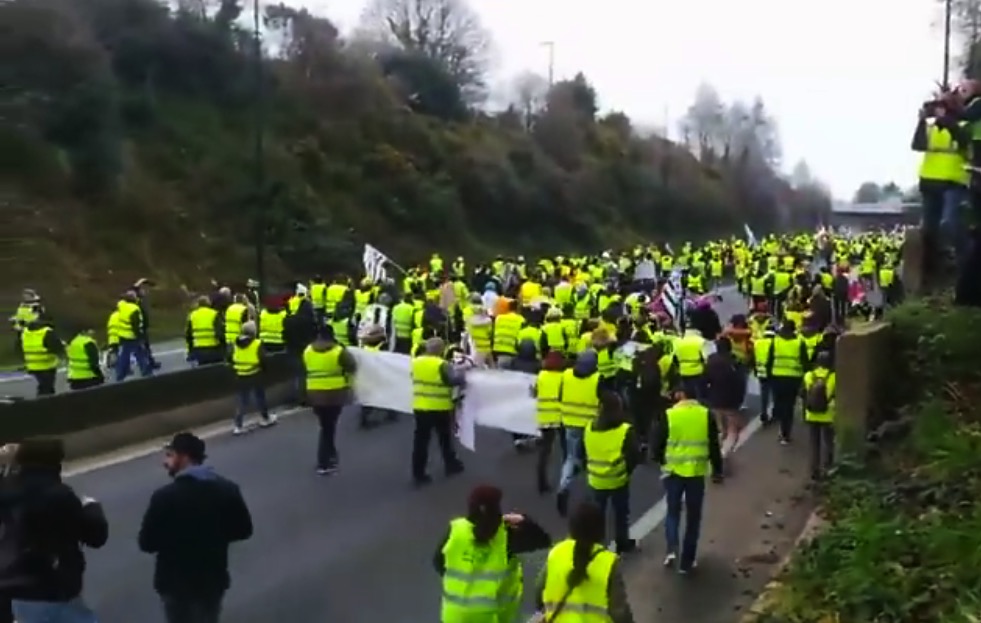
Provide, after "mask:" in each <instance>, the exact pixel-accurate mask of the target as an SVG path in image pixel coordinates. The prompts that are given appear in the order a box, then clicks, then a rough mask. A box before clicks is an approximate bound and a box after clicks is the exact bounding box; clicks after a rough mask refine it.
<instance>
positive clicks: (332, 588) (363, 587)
mask: <svg viewBox="0 0 981 623" xmlns="http://www.w3.org/2000/svg"><path fill="white" fill-rule="evenodd" d="M734 298H735V297H733V296H731V295H730V299H729V300H727V301H726V302H724V303H723V304H722V305H721V308H720V309H719V312H720V316H722V318H723V320H725V319H727V318H728V315H729V314H731V313H735V311H736V310H738V309H740V307H741V303H740V302H739V301H736V300H732V299H734ZM355 424H356V423H355V422H354V420H353V418H351V417H345V418H344V419H342V422H341V426H340V429H341V430H340V432H339V446H338V447H339V451H340V454H341V470H340V472H339V473H338V474H336V475H334V476H330V477H320V476H317V475H316V474H315V473H314V452H315V445H316V433H317V425H316V422H315V420H314V419H313V417H312V416H311V415H310V414H309V413H307V412H303V413H300V414H297V415H295V416H292V417H289V418H286V419H284V420H283V421H282V422H281V423H280V425H279V426H276V427H274V428H272V429H267V430H259V431H255V432H253V433H251V434H249V435H246V436H243V437H231V436H228V435H220V436H218V437H215V438H213V439H211V440H209V442H208V445H209V448H208V453H209V461H208V462H209V463H210V464H211V465H213V466H214V467H215V469H216V470H217V471H218V472H219V473H221V474H223V475H225V476H227V477H229V478H231V479H232V480H235V481H236V482H238V483H239V484H240V485H241V487H242V491H243V493H244V495H245V498H246V500H247V502H248V504H249V507H250V508H251V510H252V514H253V519H254V523H255V535H254V536H253V538H252V539H251V540H249V541H247V542H245V543H241V544H236V545H234V546H233V547H232V553H231V574H232V588H231V590H230V591H229V593H228V595H227V596H226V600H225V615H224V617H223V618H224V620H228V621H236V622H238V623H268V622H269V621H312V620H320V621H343V622H344V623H377V621H392V622H395V623H398V622H399V621H406V622H408V621H436V620H438V612H439V593H440V586H439V578H438V577H437V575H436V574H435V572H434V571H433V569H432V566H431V562H430V561H431V559H432V554H433V552H434V549H435V547H436V543H437V540H438V539H439V537H440V536H441V534H442V533H443V531H444V530H445V529H446V526H447V522H448V520H449V519H451V518H452V517H454V516H457V515H459V514H461V513H462V512H464V510H465V501H466V497H467V494H468V492H469V491H470V489H471V488H472V487H473V486H474V485H476V484H479V483H493V484H496V485H498V486H500V487H502V488H503V489H504V491H505V506H506V508H507V509H513V510H516V511H519V512H524V513H527V514H529V515H530V516H531V517H533V518H535V519H536V520H537V521H539V522H540V523H542V524H543V525H544V526H545V527H546V529H548V530H549V531H550V533H551V534H552V536H553V538H555V539H560V538H563V537H564V536H565V534H566V529H565V522H564V521H563V520H562V519H560V518H559V517H558V515H557V513H556V512H555V510H554V501H553V500H554V498H553V497H551V496H546V497H540V496H539V495H538V494H537V492H536V491H535V482H534V458H533V457H532V456H529V455H518V454H517V453H516V452H515V450H514V449H513V448H512V447H511V444H510V438H509V436H508V435H507V434H504V433H502V432H501V431H493V430H487V429H478V433H477V452H476V453H470V452H468V451H466V450H462V449H461V450H460V456H461V458H462V459H463V461H464V463H465V464H466V472H465V473H464V474H461V475H459V476H456V477H454V478H452V479H446V478H444V477H442V467H441V465H440V464H439V457H438V452H437V451H436V448H435V442H434V444H433V447H432V448H431V456H430V466H431V468H430V473H431V474H432V475H433V476H434V483H433V484H432V485H430V486H429V487H426V488H423V489H415V488H413V487H412V486H411V485H410V479H409V454H410V444H411V431H412V427H411V421H410V418H409V417H408V416H406V417H402V418H401V419H400V421H398V422H397V423H393V424H390V425H387V426H384V427H382V428H379V429H376V430H373V431H367V432H364V431H359V430H357V429H356V426H355ZM160 458H161V457H160V456H157V455H152V456H146V457H143V458H136V459H133V460H129V461H125V462H122V463H118V464H116V465H112V466H109V467H104V468H100V469H96V470H94V471H90V472H88V473H82V474H80V475H77V476H74V477H72V478H71V479H70V483H71V484H72V486H73V487H75V489H76V490H77V491H78V492H79V494H83V495H89V496H92V497H94V498H96V499H98V500H100V501H101V502H102V503H103V504H104V506H105V510H106V514H107V516H108V518H109V522H110V539H109V543H108V544H107V545H106V546H105V547H104V548H103V549H102V550H99V551H92V552H89V556H88V559H89V570H88V573H87V576H86V589H85V596H86V599H87V600H88V601H89V603H90V605H91V606H92V607H93V608H94V609H95V611H96V612H97V613H98V615H99V619H100V621H103V623H130V622H132V621H140V622H141V623H157V622H162V621H163V617H162V613H161V609H160V606H159V603H158V599H157V597H156V595H155V593H154V592H153V589H152V573H153V560H152V558H151V557H150V556H148V555H145V554H143V553H141V552H140V551H139V550H138V548H137V545H136V537H137V532H138V530H139V524H140V519H141V517H142V513H143V511H144V509H145V506H146V503H147V501H148V499H149V496H150V494H151V493H152V491H153V490H154V489H155V488H157V487H159V486H161V485H163V484H165V483H166V482H167V476H166V474H165V472H164V471H163V468H162V467H161V465H160ZM553 473H554V474H556V475H557V473H558V459H557V458H556V465H555V467H554V469H553ZM632 492H633V496H634V499H633V507H634V508H633V515H634V517H635V518H636V517H639V516H640V515H642V514H643V513H644V512H645V511H647V510H648V509H649V508H651V507H652V506H653V505H654V504H655V503H656V502H657V501H658V500H660V499H661V496H662V493H663V492H662V488H661V484H660V479H659V478H658V472H657V470H656V468H654V467H653V466H643V467H641V468H640V469H639V471H638V473H637V474H636V476H635V479H634V483H633V485H632ZM581 496H582V490H581V489H580V490H578V491H577V492H576V495H575V497H574V500H573V503H575V501H576V500H577V499H581ZM529 558H530V559H529V560H528V561H526V566H525V567H526V568H525V576H526V603H529V604H530V601H531V598H530V593H531V588H530V587H531V585H532V584H533V582H534V577H535V574H536V573H537V571H538V568H539V566H540V564H541V561H542V560H543V555H537V556H532V557H529ZM528 609H529V611H530V606H529V608H528Z"/></svg>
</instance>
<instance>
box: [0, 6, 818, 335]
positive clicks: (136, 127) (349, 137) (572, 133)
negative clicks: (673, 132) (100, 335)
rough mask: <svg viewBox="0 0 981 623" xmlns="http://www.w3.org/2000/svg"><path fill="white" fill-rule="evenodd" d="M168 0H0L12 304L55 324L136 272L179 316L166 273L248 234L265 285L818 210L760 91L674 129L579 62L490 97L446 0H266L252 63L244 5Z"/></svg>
mask: <svg viewBox="0 0 981 623" xmlns="http://www.w3.org/2000/svg"><path fill="white" fill-rule="evenodd" d="M399 2H402V3H403V4H405V3H408V4H412V5H413V11H411V12H409V11H405V10H403V9H405V8H406V6H399ZM171 4H172V3H166V4H165V3H160V2H157V1H156V0H86V1H85V2H78V1H75V0H8V1H6V2H4V3H2V4H0V60H2V62H0V85H2V86H0V89H2V90H0V94H2V95H0V97H2V101H0V119H3V123H2V124H0V161H2V166H0V214H2V215H3V228H2V231H0V245H2V248H0V264H2V265H0V268H2V269H3V271H4V275H5V279H4V283H3V285H2V286H0V299H2V300H0V303H3V305H4V307H5V308H6V307H8V306H9V305H11V304H12V303H13V302H14V299H15V298H16V295H17V293H18V291H19V289H20V288H21V287H24V286H33V287H35V288H37V289H38V290H39V291H40V292H41V293H42V295H43V296H44V297H45V299H46V301H47V302H48V304H49V307H51V308H52V309H53V311H54V314H55V316H56V317H57V318H61V319H71V320H77V321H84V322H86V323H96V324H98V325H101V323H102V322H103V319H104V316H105V313H106V310H107V309H108V306H109V305H110V303H111V301H112V298H113V297H114V296H115V295H116V294H117V293H118V291H119V290H120V289H121V288H122V287H124V286H126V285H127V284H128V283H131V282H132V280H133V279H134V278H136V277H139V276H148V277H152V278H154V279H155V280H156V281H157V282H158V284H159V286H160V287H159V292H158V294H157V299H156V301H155V305H156V306H163V307H164V308H171V307H173V308H175V309H177V308H179V307H180V305H181V304H182V303H183V301H184V295H183V294H182V293H181V291H180V290H179V288H178V286H180V285H181V284H187V285H188V286H189V287H191V288H192V289H193V288H195V287H197V288H201V287H203V286H204V285H205V284H206V283H207V282H208V281H209V280H210V279H211V278H213V277H214V278H218V279H228V280H242V279H244V278H246V277H250V276H255V269H254V259H253V257H254V247H255V244H254V243H255V240H256V239H257V230H258V231H261V232H262V236H263V238H264V239H265V241H266V242H267V244H268V248H269V255H268V265H269V266H268V269H269V271H270V274H271V275H272V276H273V277H275V278H277V279H279V278H286V277H292V276H296V275H308V274H310V273H311V272H314V271H318V272H328V271H331V270H333V269H335V268H337V267H340V266H351V265H352V263H353V264H356V263H357V261H358V258H359V257H360V248H361V245H362V244H363V243H364V242H369V241H370V242H371V243H373V244H375V245H376V246H379V247H380V248H382V249H384V250H385V251H386V252H387V253H389V254H390V255H392V256H393V257H395V258H396V259H398V260H402V261H403V262H411V261H413V260H418V259H421V257H422V256H423V254H424V253H428V252H429V251H431V250H433V249H439V250H441V251H443V252H445V253H451V254H456V253H465V254H467V255H469V256H471V257H473V256H480V255H487V254H490V253H494V252H504V251H514V252H524V253H531V254H539V253H545V252H560V251H565V252H569V251H573V250H577V251H578V250H582V251H592V250H598V249H599V248H602V247H604V246H622V245H624V244H629V243H632V242H634V241H637V240H641V239H643V240H652V239H679V238H692V239H699V238H705V237H709V236H718V235H723V234H726V235H727V234H732V233H737V232H738V231H741V229H742V225H743V223H748V224H750V225H751V226H753V227H754V228H756V229H758V230H761V231H768V230H774V229H789V228H792V227H796V226H811V225H813V223H815V222H816V220H817V215H818V214H819V213H820V212H821V211H823V210H826V209H827V198H826V197H825V196H824V195H823V194H822V193H821V192H820V191H819V190H816V189H814V188H807V189H803V190H800V189H799V190H797V191H795V190H793V189H791V187H790V186H789V185H788V184H787V183H785V182H784V181H782V180H781V179H779V178H778V177H777V176H776V175H775V174H774V173H773V166H774V165H775V164H776V162H777V159H778V156H779V145H778V144H777V143H776V138H775V137H776V134H775V129H774V126H773V122H772V120H771V119H769V117H768V116H767V114H766V111H765V107H764V105H763V103H762V101H757V102H755V103H754V104H753V105H752V106H744V105H742V104H739V103H735V104H733V105H731V106H726V105H724V104H723V103H722V102H720V101H718V98H717V97H716V98H715V99H714V100H713V99H712V97H711V96H712V93H711V90H710V89H709V90H707V91H705V92H702V93H700V97H701V99H700V100H697V101H696V105H695V106H693V110H692V113H691V115H690V118H689V119H688V122H687V124H686V127H685V134H686V138H687V139H688V141H689V143H690V145H688V146H679V145H675V144H673V143H670V142H668V141H665V140H664V139H662V138H658V137H657V136H641V135H639V134H638V133H637V132H635V131H634V130H633V128H632V126H631V121H630V119H629V118H628V117H627V116H626V115H624V114H621V113H616V112H614V113H610V114H606V115H603V116H599V115H598V109H599V99H598V95H597V93H596V92H595V90H594V89H593V87H592V86H591V85H590V83H589V81H588V79H587V78H586V77H585V76H583V75H582V74H579V75H576V76H574V77H572V78H570V79H568V80H560V81H557V82H555V84H554V85H553V86H551V87H550V88H549V87H548V85H547V84H542V82H543V81H541V80H540V79H539V81H538V82H536V81H534V80H531V81H529V80H528V77H527V76H526V77H525V79H524V80H523V82H522V87H521V88H520V89H518V91H517V92H516V94H515V97H514V101H515V105H514V106H511V107H510V108H508V109H507V110H505V111H503V112H500V113H494V114H491V113H488V112H484V111H483V108H482V107H481V106H479V105H478V104H479V103H480V102H481V101H482V98H483V96H484V95H486V87H485V83H486V72H485V70H484V65H482V64H481V63H480V62H479V61H480V57H479V55H478V52H479V51H480V50H479V49H478V48H479V46H477V44H476V43H475V38H474V35H475V34H481V32H482V31H479V24H478V23H477V22H476V21H475V16H473V15H472V14H470V13H469V12H468V9H467V7H466V5H465V4H462V3H461V2H460V1H459V0H391V1H386V2H381V3H379V4H378V6H377V7H376V9H377V11H376V21H375V22H372V23H369V24H367V26H368V27H367V33H368V35H370V36H366V37H363V38H360V39H357V40H345V39H344V38H342V37H341V36H340V34H339V32H338V30H337V29H336V28H335V26H334V25H333V24H332V23H331V22H330V21H329V19H327V18H324V17H317V16H313V15H311V14H309V13H307V12H305V11H297V10H294V9H291V8H289V7H286V6H282V5H280V6H266V7H265V8H264V14H263V16H262V18H263V19H262V28H261V31H262V37H263V41H264V43H263V46H262V56H261V63H260V62H257V60H256V59H257V54H256V46H255V39H254V37H253V35H252V31H251V30H250V29H247V28H243V23H247V22H248V21H249V16H248V15H246V14H244V13H243V10H244V7H243V5H242V3H241V2H240V1H239V0H222V1H220V2H212V1H207V0H191V1H184V2H179V3H177V6H178V8H177V9H173V8H168V7H169V5H171ZM248 4H251V3H248ZM427 11H428V13H427ZM454 12H455V13H454ZM427 16H428V17H427ZM433 16H440V19H439V20H436V19H429V18H432V17H433ZM447 16H451V17H453V16H455V17H454V19H446V17H447ZM464 18H466V19H464ZM400 20H401V21H400ZM372 24H374V30H372V27H371V26H372ZM484 34H486V33H484ZM485 43H486V42H485ZM257 128H261V129H262V132H261V136H262V140H261V145H260V144H258V142H257V135H258V134H259V133H258V132H257ZM257 155H261V157H257ZM257 215H262V221H260V220H258V219H257ZM257 223H258V227H257Z"/></svg>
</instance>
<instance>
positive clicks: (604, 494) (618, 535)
mask: <svg viewBox="0 0 981 623" xmlns="http://www.w3.org/2000/svg"><path fill="white" fill-rule="evenodd" d="M591 491H592V494H593V500H594V501H595V502H596V505H597V506H599V507H600V510H601V511H602V512H603V516H604V517H605V516H606V507H607V506H610V507H611V508H612V510H613V541H614V542H615V543H616V544H617V549H618V550H622V549H623V547H624V546H625V545H627V544H628V543H630V484H629V483H628V484H627V485H625V486H623V487H620V488H619V489H591Z"/></svg>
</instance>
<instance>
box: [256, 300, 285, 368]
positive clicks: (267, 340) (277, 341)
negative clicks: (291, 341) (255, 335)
mask: <svg viewBox="0 0 981 623" xmlns="http://www.w3.org/2000/svg"><path fill="white" fill-rule="evenodd" d="M286 315H287V314H286V310H285V309H283V304H282V302H281V301H280V300H279V298H277V297H273V296H271V297H268V300H267V301H266V304H265V305H264V306H263V308H262V311H261V312H259V339H260V340H262V348H263V349H264V350H265V351H266V354H268V355H271V354H274V353H282V352H285V350H286V339H285V338H284V336H283V329H284V325H285V323H286Z"/></svg>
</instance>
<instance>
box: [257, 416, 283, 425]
mask: <svg viewBox="0 0 981 623" xmlns="http://www.w3.org/2000/svg"><path fill="white" fill-rule="evenodd" d="M278 421H279V416H277V415H276V414H275V413H270V414H269V418H268V419H265V420H263V419H260V420H259V426H261V427H263V428H268V427H269V426H272V425H273V424H275V423H276V422H278Z"/></svg>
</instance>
